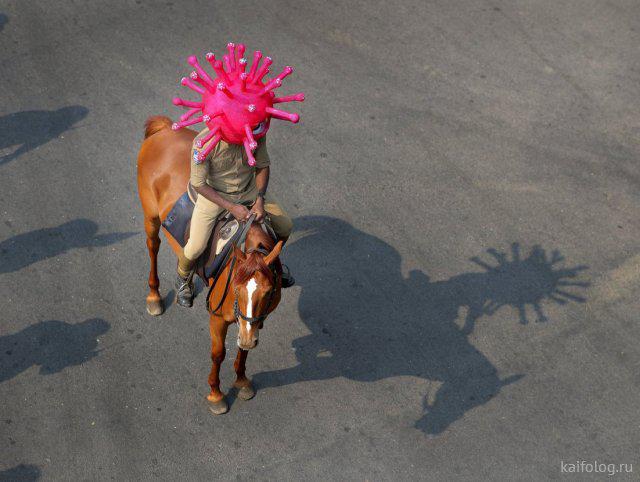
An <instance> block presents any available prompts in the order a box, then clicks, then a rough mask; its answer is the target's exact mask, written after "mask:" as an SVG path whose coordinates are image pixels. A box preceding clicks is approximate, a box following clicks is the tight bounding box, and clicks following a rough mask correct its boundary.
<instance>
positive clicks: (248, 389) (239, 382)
mask: <svg viewBox="0 0 640 482" xmlns="http://www.w3.org/2000/svg"><path fill="white" fill-rule="evenodd" d="M248 354H249V352H248V351H247V350H243V349H242V348H238V356H236V361H235V362H234V363H233V368H235V370H236V381H235V383H234V384H233V386H234V387H236V388H237V389H238V398H241V399H242V400H251V399H252V398H253V397H254V395H255V394H256V391H255V389H254V388H253V384H252V383H251V380H249V379H248V378H247V375H246V374H245V368H246V363H247V355H248Z"/></svg>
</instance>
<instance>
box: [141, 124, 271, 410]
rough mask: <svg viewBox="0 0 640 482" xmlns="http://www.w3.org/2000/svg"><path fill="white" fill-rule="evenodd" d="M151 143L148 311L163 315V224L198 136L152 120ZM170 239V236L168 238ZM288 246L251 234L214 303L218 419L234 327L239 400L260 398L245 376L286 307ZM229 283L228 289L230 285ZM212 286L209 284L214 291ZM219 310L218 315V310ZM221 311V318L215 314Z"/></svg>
mask: <svg viewBox="0 0 640 482" xmlns="http://www.w3.org/2000/svg"><path fill="white" fill-rule="evenodd" d="M145 127H146V129H145V139H144V142H143V143H142V147H141V148H140V153H139V154H138V195H139V196H140V202H141V204H142V210H143V211H144V229H145V232H146V234H147V248H148V249H149V258H151V270H150V273H149V295H148V296H147V311H148V312H149V313H150V314H151V315H154V316H157V315H161V314H162V312H163V310H164V308H163V303H162V298H161V297H160V292H159V291H158V288H159V286H160V281H159V279H158V249H159V248H160V237H159V233H160V227H161V222H162V221H163V220H164V219H165V218H166V216H167V215H168V214H169V211H170V210H171V208H172V207H173V205H174V203H175V202H176V201H177V200H178V198H179V197H180V196H181V195H182V194H183V193H184V191H185V189H186V186H187V182H188V180H189V175H190V152H191V147H192V142H193V138H194V137H195V136H196V132H195V131H192V130H189V129H180V130H178V131H173V130H172V129H171V119H169V118H168V117H162V116H156V117H151V118H149V119H148V120H147V122H146V124H145ZM165 234H167V233H165ZM166 238H167V239H168V240H169V244H170V245H171V248H172V249H173V251H174V252H175V253H176V255H177V254H178V253H180V251H181V250H182V248H181V247H180V245H179V244H178V242H177V241H176V240H175V239H173V238H172V237H171V235H169V234H167V236H166ZM281 249H282V241H278V243H277V244H275V246H274V242H273V240H272V239H271V238H270V237H269V236H267V235H266V234H265V233H264V231H263V230H262V229H261V228H260V227H259V226H257V225H252V226H251V227H250V228H249V231H248V234H247V238H246V255H245V253H243V252H242V251H241V250H239V249H237V248H236V247H234V252H233V255H232V256H231V258H230V261H229V263H227V265H226V267H225V268H224V271H223V272H222V273H221V275H220V277H219V282H218V283H216V286H214V287H213V290H212V292H211V296H210V297H209V298H208V307H207V308H208V311H209V313H210V317H209V331H210V333H211V360H212V361H213V364H212V367H211V373H210V374H209V385H210V387H211V392H210V393H209V395H208V396H207V399H208V401H209V403H210V409H211V411H212V412H213V413H215V414H221V413H225V412H226V411H227V410H228V405H227V402H226V400H225V397H224V394H223V393H222V392H221V391H220V376H219V374H220V365H221V364H222V361H223V360H224V357H225V346H224V343H225V338H226V336H227V329H228V327H229V325H230V324H232V323H236V322H237V323H238V325H239V330H238V355H237V357H236V361H235V363H234V368H235V371H236V375H237V378H236V381H235V383H234V387H236V388H237V389H239V392H238V396H239V398H241V399H244V400H249V399H250V398H252V397H253V396H254V395H255V390H254V388H253V386H252V384H251V381H250V380H249V379H248V378H247V376H246V374H245V364H246V360H247V353H248V352H247V350H250V349H251V348H254V347H255V346H256V345H257V344H258V330H260V329H261V328H262V324H263V321H264V318H265V317H266V316H267V315H268V314H269V313H271V312H272V311H273V310H274V309H275V308H276V307H277V306H278V303H279V302H280V290H281V287H282V266H281V264H280V260H279V259H278V256H279V254H280V250H281ZM227 280H228V287H227V286H226V285H227V283H225V281H227ZM211 284H212V281H211V280H210V281H209V286H211ZM217 307H219V308H218V309H217V310H216V308H217ZM214 310H215V312H214Z"/></svg>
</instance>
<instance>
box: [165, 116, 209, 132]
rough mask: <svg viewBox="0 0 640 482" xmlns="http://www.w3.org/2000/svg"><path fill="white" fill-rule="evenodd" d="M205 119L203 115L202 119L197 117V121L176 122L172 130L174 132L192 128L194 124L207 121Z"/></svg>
mask: <svg viewBox="0 0 640 482" xmlns="http://www.w3.org/2000/svg"><path fill="white" fill-rule="evenodd" d="M204 117H205V116H203V115H201V116H200V117H196V118H195V119H191V120H184V121H180V122H174V123H173V124H172V125H171V128H172V129H173V130H174V131H177V130H178V129H182V128H183V127H187V126H191V125H193V124H197V123H198V122H202V121H203V120H205V119H204Z"/></svg>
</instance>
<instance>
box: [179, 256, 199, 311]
mask: <svg viewBox="0 0 640 482" xmlns="http://www.w3.org/2000/svg"><path fill="white" fill-rule="evenodd" d="M194 264H195V263H194V262H193V261H191V260H190V259H189V258H187V257H186V256H185V255H184V254H182V253H181V254H180V255H179V257H178V278H177V279H176V301H177V302H178V304H179V305H180V306H186V307H187V308H189V307H191V306H193V294H194V289H193V272H194V269H193V265H194Z"/></svg>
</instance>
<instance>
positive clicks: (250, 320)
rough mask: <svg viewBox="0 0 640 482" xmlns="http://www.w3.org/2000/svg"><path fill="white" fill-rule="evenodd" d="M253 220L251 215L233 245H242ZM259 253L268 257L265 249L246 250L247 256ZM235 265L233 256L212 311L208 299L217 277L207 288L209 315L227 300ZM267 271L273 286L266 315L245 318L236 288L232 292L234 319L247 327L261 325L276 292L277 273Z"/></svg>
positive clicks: (253, 217)
mask: <svg viewBox="0 0 640 482" xmlns="http://www.w3.org/2000/svg"><path fill="white" fill-rule="evenodd" d="M254 219H255V214H253V215H252V216H251V217H250V218H249V219H248V220H247V222H246V223H245V226H244V228H243V229H242V231H241V232H240V233H239V236H238V238H237V239H236V240H235V241H232V242H233V243H234V244H240V245H242V244H243V243H244V241H245V238H246V235H247V232H248V231H249V227H250V226H251V224H252V223H253V220H254ZM254 252H256V253H260V254H262V255H264V256H266V255H268V254H269V252H268V251H267V250H266V249H263V248H251V249H249V250H247V254H251V253H254ZM235 265H236V256H233V258H231V261H230V262H229V274H228V275H227V281H226V283H225V286H224V292H223V293H222V298H220V302H219V303H218V305H217V306H216V307H215V308H214V309H213V310H212V309H211V304H210V299H211V294H212V293H213V289H214V287H215V285H216V282H217V281H218V277H216V278H215V279H214V280H213V283H211V287H210V288H209V292H208V293H207V310H208V311H209V313H211V314H212V315H214V314H216V313H217V312H218V310H219V309H220V308H222V305H223V304H224V300H225V299H226V298H227V293H228V292H229V286H230V285H231V276H233V268H234V267H235ZM269 269H270V270H271V273H272V274H273V286H272V287H271V291H269V295H268V298H267V305H266V306H267V310H266V313H265V314H264V315H260V316H256V317H249V316H245V314H244V313H242V311H241V310H240V306H239V304H238V290H237V288H236V289H235V290H234V300H233V314H234V316H235V317H236V321H238V319H243V320H244V321H246V322H247V323H249V325H255V324H256V323H262V322H263V321H264V320H265V319H266V318H267V315H268V314H269V307H270V306H271V301H272V300H273V295H274V293H275V291H276V280H277V276H278V273H277V272H276V270H275V268H274V267H273V265H269Z"/></svg>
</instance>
